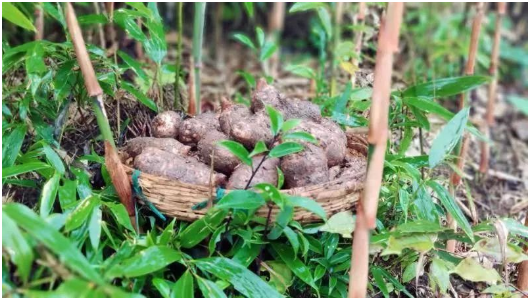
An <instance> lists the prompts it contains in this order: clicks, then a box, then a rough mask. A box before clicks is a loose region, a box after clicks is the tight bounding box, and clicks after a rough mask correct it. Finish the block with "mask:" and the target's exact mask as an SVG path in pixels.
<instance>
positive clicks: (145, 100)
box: [121, 80, 158, 112]
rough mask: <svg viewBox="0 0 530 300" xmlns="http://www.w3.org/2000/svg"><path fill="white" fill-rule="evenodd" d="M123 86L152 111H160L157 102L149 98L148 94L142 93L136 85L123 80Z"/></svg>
mask: <svg viewBox="0 0 530 300" xmlns="http://www.w3.org/2000/svg"><path fill="white" fill-rule="evenodd" d="M121 87H122V88H123V89H124V90H126V91H127V92H129V93H131V94H132V95H133V96H134V97H135V98H136V99H137V100H138V101H140V103H142V104H143V105H145V106H147V107H149V108H150V109H151V110H152V111H154V112H158V107H157V106H156V103H155V102H154V101H153V100H151V99H149V98H147V96H146V95H144V94H142V92H140V91H139V90H138V88H136V87H134V86H133V85H132V84H130V83H129V82H127V81H123V80H122V81H121Z"/></svg>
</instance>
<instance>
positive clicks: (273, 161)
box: [226, 156, 280, 189]
mask: <svg viewBox="0 0 530 300" xmlns="http://www.w3.org/2000/svg"><path fill="white" fill-rule="evenodd" d="M262 159H263V156H256V157H254V158H253V159H252V164H253V165H254V168H256V167H257V166H258V164H259V163H260V162H261V160H262ZM279 164H280V160H279V159H278V158H267V159H266V160H265V162H264V163H263V164H262V165H261V167H260V168H259V169H258V172H257V173H256V175H254V178H252V182H251V183H250V186H254V185H256V184H258V183H270V184H272V185H276V184H277V183H278V171H277V170H276V167H278V165H279ZM251 175H252V169H251V168H250V166H248V165H245V164H240V165H239V166H237V168H236V169H235V170H234V173H232V176H230V179H229V180H228V184H227V186H226V188H228V189H244V188H245V187H246V185H247V182H248V181H249V180H250V176H251Z"/></svg>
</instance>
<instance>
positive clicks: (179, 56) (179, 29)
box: [173, 2, 184, 110]
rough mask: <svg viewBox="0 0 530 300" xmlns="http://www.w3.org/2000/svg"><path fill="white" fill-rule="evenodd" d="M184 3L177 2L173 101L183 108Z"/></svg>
mask: <svg viewBox="0 0 530 300" xmlns="http://www.w3.org/2000/svg"><path fill="white" fill-rule="evenodd" d="M183 6H184V4H183V3H182V2H179V3H178V4H177V32H178V40H177V58H176V61H175V103H174V104H173V106H174V108H177V107H178V108H180V109H182V110H183V109H184V103H182V99H181V97H180V69H181V65H182V7H183Z"/></svg>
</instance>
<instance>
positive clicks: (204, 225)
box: [179, 207, 228, 248]
mask: <svg viewBox="0 0 530 300" xmlns="http://www.w3.org/2000/svg"><path fill="white" fill-rule="evenodd" d="M227 214H228V211H226V210H224V209H218V208H216V207H214V208H211V209H210V210H209V211H208V213H207V214H206V215H205V216H204V217H202V218H200V219H199V220H197V221H195V222H193V223H191V224H190V225H189V226H188V227H186V229H184V230H183V231H182V232H180V234H179V240H180V245H181V246H182V247H183V248H192V247H194V246H196V245H197V244H198V243H200V242H201V241H202V240H204V239H205V238H206V237H207V236H208V235H210V234H211V233H212V232H214V231H215V230H216V229H217V227H219V225H220V224H221V223H222V222H223V220H224V218H225V217H226V215H227Z"/></svg>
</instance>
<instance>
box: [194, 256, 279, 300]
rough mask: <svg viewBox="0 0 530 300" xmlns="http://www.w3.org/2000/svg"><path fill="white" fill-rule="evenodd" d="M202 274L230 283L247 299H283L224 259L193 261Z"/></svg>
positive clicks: (239, 267)
mask: <svg viewBox="0 0 530 300" xmlns="http://www.w3.org/2000/svg"><path fill="white" fill-rule="evenodd" d="M194 263H195V265H196V266H197V267H198V268H199V269H201V270H202V271H203V272H208V273H211V274H213V275H215V276H217V277H218V278H220V279H222V280H226V281H228V282H230V283H231V284H232V285H233V286H234V288H235V289H236V290H237V291H239V292H240V293H241V294H243V295H244V296H246V297H249V298H271V297H272V298H283V296H282V295H281V294H280V293H278V292H277V291H276V290H274V288H272V287H271V286H270V285H268V284H267V283H265V282H264V281H263V280H262V279H261V278H259V277H258V276H257V275H256V274H254V273H252V272H251V271H249V270H248V269H247V268H246V267H244V266H242V265H240V264H239V263H237V262H235V261H233V260H230V259H228V258H224V257H212V258H203V259H199V260H195V261H194Z"/></svg>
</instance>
